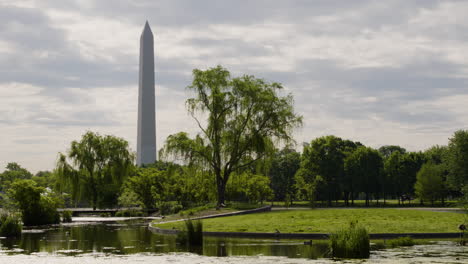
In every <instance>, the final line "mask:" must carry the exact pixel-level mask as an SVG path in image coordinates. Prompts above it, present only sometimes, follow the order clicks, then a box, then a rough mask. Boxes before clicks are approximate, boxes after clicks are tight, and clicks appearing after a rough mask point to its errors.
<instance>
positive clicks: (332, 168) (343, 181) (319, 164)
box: [296, 136, 362, 205]
mask: <svg viewBox="0 0 468 264" xmlns="http://www.w3.org/2000/svg"><path fill="white" fill-rule="evenodd" d="M361 145H362V144H361V143H359V142H353V141H350V140H343V139H341V138H339V137H335V136H324V137H320V138H316V139H314V140H312V142H311V143H310V144H308V145H305V146H304V152H303V153H302V158H301V168H300V169H299V171H298V177H301V178H303V179H302V180H299V181H300V182H304V183H305V184H307V185H306V186H314V185H312V183H313V182H315V179H316V178H317V177H318V176H320V178H321V180H320V182H321V183H322V184H323V186H314V187H315V188H316V190H317V191H318V193H317V194H318V195H319V196H320V197H322V198H325V199H326V200H327V201H328V204H329V205H331V201H332V199H334V198H338V196H339V195H340V193H341V190H342V189H346V190H345V191H346V192H349V191H350V190H348V189H347V188H348V187H349V184H348V182H347V180H349V179H347V178H345V172H344V159H345V157H346V156H347V155H349V154H350V153H351V152H352V151H354V150H355V149H356V148H357V147H359V146H361ZM296 178H297V177H296ZM306 192H307V191H306ZM345 199H347V197H345Z"/></svg>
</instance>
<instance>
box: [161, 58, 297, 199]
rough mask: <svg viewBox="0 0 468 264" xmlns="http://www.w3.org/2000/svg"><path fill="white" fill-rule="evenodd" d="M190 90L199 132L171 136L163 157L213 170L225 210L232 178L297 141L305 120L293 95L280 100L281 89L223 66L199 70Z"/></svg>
mask: <svg viewBox="0 0 468 264" xmlns="http://www.w3.org/2000/svg"><path fill="white" fill-rule="evenodd" d="M188 88H189V89H190V90H192V91H194V92H195V97H194V98H190V99H188V100H187V102H186V105H187V108H188V112H189V114H190V115H191V116H192V117H193V119H194V120H195V122H196V123H197V125H198V127H199V129H200V132H199V133H198V134H197V135H196V136H195V138H190V137H189V135H188V134H187V133H185V132H180V133H177V134H174V135H170V136H169V137H168V138H167V140H166V144H165V146H164V148H163V149H162V151H161V153H160V155H161V156H162V157H166V158H167V157H171V156H172V157H177V158H182V159H183V160H185V161H186V162H188V163H190V164H199V165H201V166H204V167H205V168H206V169H207V170H209V171H210V172H211V173H212V175H214V177H215V179H216V188H217V200H218V204H219V205H222V204H224V202H225V190H226V184H227V182H228V180H229V177H230V175H231V173H233V172H238V171H242V170H244V169H247V168H249V167H251V166H253V165H254V164H255V163H256V162H257V161H259V160H261V159H262V158H264V157H265V155H267V153H271V151H272V150H274V144H275V143H278V142H283V143H290V142H292V141H293V139H292V131H293V129H294V128H296V127H298V126H300V125H301V124H302V117H301V116H299V115H297V114H296V113H295V112H294V108H293V98H292V95H287V96H280V95H279V91H280V90H281V89H282V86H281V84H279V83H269V82H266V81H264V80H262V79H258V78H255V77H254V76H249V75H244V76H242V77H238V78H231V77H230V73H229V71H227V70H226V69H224V68H222V67H221V66H217V67H215V68H211V69H208V70H205V71H202V70H197V69H195V70H194V71H193V82H192V85H191V86H189V87H188ZM202 118H203V119H205V118H206V119H205V120H203V119H202Z"/></svg>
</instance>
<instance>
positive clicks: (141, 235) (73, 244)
mask: <svg viewBox="0 0 468 264" xmlns="http://www.w3.org/2000/svg"><path fill="white" fill-rule="evenodd" d="M147 224H148V223H147V222H139V223H138V222H137V223H128V222H127V223H125V224H119V223H107V224H86V225H74V226H59V227H52V228H50V229H48V230H46V232H44V233H23V234H22V236H21V238H8V239H1V240H0V247H1V248H2V250H11V249H13V248H14V247H19V248H21V249H23V250H25V252H24V253H26V254H28V253H31V252H49V253H56V252H57V251H59V250H70V251H71V252H69V253H67V254H68V255H76V254H80V253H89V252H93V251H94V252H104V253H111V254H135V253H139V252H152V253H156V254H164V253H170V252H192V253H195V254H198V255H206V256H217V257H226V256H252V255H253V256H256V255H260V254H261V255H265V256H287V257H292V258H297V257H300V258H318V257H322V256H324V254H325V253H326V252H327V250H328V247H327V243H326V241H323V242H316V241H314V243H313V245H311V246H309V245H303V243H302V242H298V241H289V242H288V241H281V240H280V241H275V240H268V239H266V240H259V239H237V238H213V237H206V238H204V243H203V244H204V246H203V247H193V246H192V247H187V246H186V245H179V244H177V243H176V237H175V236H174V235H161V234H154V233H152V232H151V231H149V230H148V228H147ZM73 251H76V252H73ZM62 253H63V252H62Z"/></svg>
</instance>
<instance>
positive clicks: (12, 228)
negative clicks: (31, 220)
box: [0, 214, 23, 237]
mask: <svg viewBox="0 0 468 264" xmlns="http://www.w3.org/2000/svg"><path fill="white" fill-rule="evenodd" d="M22 229H23V225H22V224H21V221H20V219H19V217H16V216H13V215H7V214H4V215H1V216H0V236H4V237H15V236H21V230H22Z"/></svg>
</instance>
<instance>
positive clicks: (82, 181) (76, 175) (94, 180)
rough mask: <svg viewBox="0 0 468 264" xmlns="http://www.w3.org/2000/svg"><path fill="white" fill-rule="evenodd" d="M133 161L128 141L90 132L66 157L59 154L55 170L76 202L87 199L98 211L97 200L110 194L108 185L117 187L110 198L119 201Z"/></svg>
mask: <svg viewBox="0 0 468 264" xmlns="http://www.w3.org/2000/svg"><path fill="white" fill-rule="evenodd" d="M133 161H134V154H133V153H132V152H131V151H130V150H129V146H128V142H127V141H126V140H124V139H122V138H118V137H114V136H110V135H106V136H101V135H99V134H98V133H93V132H90V131H88V132H86V134H84V135H83V136H82V138H81V140H80V141H72V142H71V146H70V149H69V151H68V152H67V153H66V154H63V153H59V158H58V161H57V168H56V171H57V175H58V176H59V179H60V182H61V183H62V184H61V186H67V187H68V190H69V191H70V192H71V196H72V199H73V201H75V203H76V202H77V201H79V200H80V199H81V198H82V197H85V198H86V200H87V201H88V202H89V203H90V204H91V206H92V207H93V209H94V210H95V209H96V206H97V205H98V201H99V200H100V199H102V198H103V196H104V195H109V190H108V188H109V186H116V187H115V188H113V189H115V191H114V192H113V193H112V192H111V193H110V195H113V196H115V198H117V192H118V191H119V188H120V185H121V184H122V181H123V180H124V178H126V176H127V175H129V174H130V173H131V172H132V170H133V169H134V166H133ZM106 192H107V193H106Z"/></svg>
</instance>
